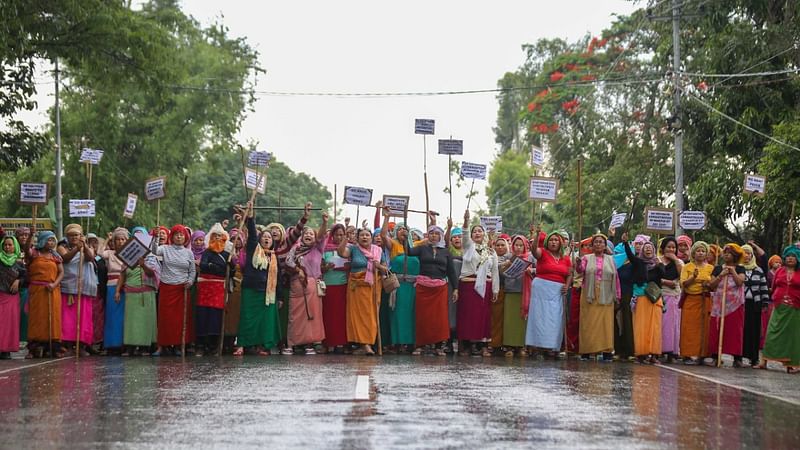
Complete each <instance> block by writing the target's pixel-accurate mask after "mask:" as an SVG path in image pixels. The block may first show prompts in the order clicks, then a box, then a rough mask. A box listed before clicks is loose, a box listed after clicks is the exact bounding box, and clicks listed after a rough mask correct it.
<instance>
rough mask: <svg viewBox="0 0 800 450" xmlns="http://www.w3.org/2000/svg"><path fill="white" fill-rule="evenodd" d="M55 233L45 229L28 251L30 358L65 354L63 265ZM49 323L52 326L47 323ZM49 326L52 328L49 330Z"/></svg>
mask: <svg viewBox="0 0 800 450" xmlns="http://www.w3.org/2000/svg"><path fill="white" fill-rule="evenodd" d="M55 248H56V235H55V234H53V232H52V231H42V232H40V233H39V236H38V238H37V241H36V248H34V249H30V250H27V251H26V252H25V253H26V255H25V257H26V268H27V270H28V280H30V286H29V287H28V296H29V297H28V308H29V311H28V351H29V353H28V356H27V357H28V358H32V357H34V356H36V357H42V356H43V355H44V354H45V352H48V354H49V352H50V345H49V344H50V342H51V341H52V343H53V349H52V354H50V356H51V357H52V356H63V350H62V348H61V287H60V284H61V278H63V276H64V266H63V265H62V260H61V257H60V256H59V255H58V253H56V251H55ZM48 324H49V326H48ZM48 328H49V330H48Z"/></svg>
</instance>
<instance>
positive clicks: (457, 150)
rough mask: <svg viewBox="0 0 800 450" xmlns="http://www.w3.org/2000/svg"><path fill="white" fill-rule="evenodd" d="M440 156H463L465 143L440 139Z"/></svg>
mask: <svg viewBox="0 0 800 450" xmlns="http://www.w3.org/2000/svg"><path fill="white" fill-rule="evenodd" d="M439 154H440V155H463V154H464V141H461V140H457V139H439Z"/></svg>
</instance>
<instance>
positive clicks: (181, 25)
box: [0, 0, 329, 231]
mask: <svg viewBox="0 0 800 450" xmlns="http://www.w3.org/2000/svg"><path fill="white" fill-rule="evenodd" d="M12 3H20V5H17V6H18V7H19V11H21V12H20V13H19V16H20V17H19V18H18V19H19V20H20V22H21V25H19V26H20V30H21V31H20V30H17V31H18V33H23V32H28V33H32V36H34V38H31V40H30V42H28V41H26V40H25V39H22V38H20V37H19V36H17V38H18V39H22V40H21V41H19V42H21V43H22V44H23V45H22V46H23V47H24V46H27V45H30V46H32V47H30V51H29V52H28V53H25V54H24V55H22V56H21V57H24V58H33V57H49V58H55V57H58V58H60V59H61V60H62V61H63V63H64V64H63V66H64V68H63V70H64V74H65V84H66V86H65V87H64V89H63V91H62V92H63V95H62V111H61V117H62V130H61V134H62V143H63V144H62V148H63V156H64V157H63V162H64V174H65V176H64V178H63V193H64V205H65V213H64V216H65V217H64V220H65V221H70V219H69V218H68V217H67V216H68V214H67V210H66V203H67V200H68V199H71V198H72V199H75V198H86V197H87V195H89V193H88V192H87V190H88V186H87V184H88V172H87V169H88V167H87V166H85V165H84V164H81V163H79V162H78V159H79V155H80V152H81V149H82V148H83V147H91V148H99V149H103V150H105V155H104V157H103V159H102V162H101V163H100V165H99V166H95V167H93V168H92V171H93V173H92V192H91V197H92V198H94V199H95V200H96V203H97V217H96V219H92V222H91V230H93V231H94V230H101V231H107V230H110V229H112V228H113V227H115V226H117V225H118V224H120V223H121V222H122V221H123V219H122V209H123V207H124V202H125V198H126V197H127V194H128V193H129V192H130V193H137V194H139V205H138V206H137V211H136V213H135V216H134V217H135V218H134V220H133V222H134V223H141V224H145V225H147V226H153V225H155V224H156V218H157V217H159V216H160V223H161V224H168V225H169V224H173V223H178V222H180V221H181V220H183V221H184V222H186V223H187V224H189V225H191V226H193V227H196V228H199V227H207V226H210V225H211V223H213V222H215V221H218V220H222V219H224V218H226V217H230V208H231V206H232V205H233V204H234V203H243V202H245V201H246V200H247V197H245V195H244V192H243V188H242V178H243V175H242V167H241V157H240V154H241V153H240V152H241V147H240V144H239V143H238V142H237V140H236V134H237V133H238V132H239V129H240V127H241V123H242V120H243V119H244V116H245V113H246V112H247V111H249V110H251V109H252V105H253V103H254V100H255V99H254V97H253V96H252V95H251V94H239V92H246V91H248V88H251V81H250V80H251V79H252V78H253V75H254V73H255V72H258V71H261V69H259V68H258V66H257V64H258V53H257V52H256V51H255V50H253V49H252V48H251V47H250V46H249V44H248V43H247V42H246V41H245V40H243V39H235V38H231V37H229V36H228V30H227V29H226V28H225V27H223V26H220V25H211V26H209V27H208V28H203V27H201V26H200V24H199V23H198V22H197V21H196V20H194V19H192V18H191V17H187V16H186V15H185V14H183V12H181V10H180V8H179V6H178V4H177V2H176V1H172V0H154V1H151V2H148V3H145V4H144V5H142V7H141V9H140V10H138V11H134V10H130V9H128V8H126V7H124V6H122V5H121V3H119V2H102V1H88V2H12ZM23 3H24V5H23ZM56 3H58V5H56ZM62 3H63V6H64V7H63V8H62V9H58V11H57V13H53V15H52V17H51V18H50V19H48V20H47V21H45V22H44V23H40V22H38V21H36V20H27V21H26V20H23V18H25V17H27V14H34V15H36V14H40V15H41V14H44V15H45V16H47V17H50V16H48V14H50V12H51V11H53V10H54V9H57V8H56V7H57V6H59V5H61V4H62ZM3 7H5V3H4V6H3ZM22 12H25V14H22ZM23 16H24V17H23ZM51 28H53V29H52V30H51ZM12 31H14V30H12ZM51 31H52V33H53V35H52V36H51V35H50V33H51ZM7 33H9V34H6V35H3V37H4V38H5V39H11V38H10V37H9V36H10V35H11V31H8V32H7ZM2 34H3V33H2V32H0V35H2ZM8 42H13V40H12V41H7V42H6V43H8ZM64 46H66V47H67V48H66V49H62V47H64ZM4 61H5V60H4ZM4 64H5V62H4ZM17 64H18V65H19V64H21V63H19V61H17ZM0 100H2V98H0ZM49 132H50V133H52V132H53V130H52V129H51V130H49ZM250 147H252V146H251V145H248V148H250ZM31 159H32V158H31ZM28 163H29V161H23V160H21V159H19V158H18V159H17V164H18V165H19V166H22V168H21V169H20V170H19V171H17V172H16V173H15V174H13V175H8V176H4V177H2V179H3V182H0V192H2V195H0V198H2V203H0V209H2V210H5V211H8V213H9V214H11V215H19V216H24V215H27V214H29V208H27V207H26V208H21V207H19V206H18V205H16V196H15V195H13V194H12V192H14V190H15V189H16V182H17V181H20V180H27V181H39V180H42V181H47V182H50V183H52V182H53V180H54V174H53V169H52V168H53V167H54V161H53V158H52V157H47V158H42V159H39V160H38V161H36V162H35V163H33V164H28ZM0 170H2V168H0ZM159 175H164V176H167V184H166V191H167V198H165V199H163V200H162V201H161V202H160V207H159V205H158V204H157V203H156V202H152V203H148V202H146V201H145V199H144V195H142V191H143V188H144V183H145V180H147V179H149V178H152V177H155V176H159ZM269 179H270V181H269V182H268V185H269V186H270V189H269V190H270V192H269V194H268V195H267V199H266V200H267V202H268V203H269V204H270V205H277V193H278V190H283V191H285V192H284V193H285V195H284V199H285V200H284V204H285V203H288V202H291V203H292V205H293V206H302V205H303V204H304V203H305V201H306V200H311V201H314V202H315V203H317V204H320V205H322V204H324V203H325V201H326V200H327V198H328V197H329V194H327V191H326V190H325V189H324V187H322V186H321V185H320V184H319V183H318V182H317V181H316V180H314V179H313V178H310V177H308V176H306V175H304V174H294V173H293V172H291V170H289V168H287V167H286V166H285V165H283V164H282V163H279V162H276V163H275V164H273V167H272V168H271V169H270V172H269ZM184 180H186V181H187V183H186V201H184V194H183V191H184ZM262 202H263V200H262ZM264 217H265V219H266V218H270V217H269V216H267V215H264ZM285 217H288V218H291V220H294V219H296V217H292V216H291V215H287V216H285ZM276 218H277V217H276ZM85 223H86V222H85V221H84V224H85Z"/></svg>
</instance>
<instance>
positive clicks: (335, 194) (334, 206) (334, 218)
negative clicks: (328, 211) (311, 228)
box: [333, 184, 339, 223]
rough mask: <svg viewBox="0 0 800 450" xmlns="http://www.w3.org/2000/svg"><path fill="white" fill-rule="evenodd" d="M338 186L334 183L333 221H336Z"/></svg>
mask: <svg viewBox="0 0 800 450" xmlns="http://www.w3.org/2000/svg"><path fill="white" fill-rule="evenodd" d="M338 195H339V194H338V192H337V186H336V185H335V184H334V185H333V223H336V197H337V196H338Z"/></svg>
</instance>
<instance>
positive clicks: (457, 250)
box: [447, 227, 464, 258]
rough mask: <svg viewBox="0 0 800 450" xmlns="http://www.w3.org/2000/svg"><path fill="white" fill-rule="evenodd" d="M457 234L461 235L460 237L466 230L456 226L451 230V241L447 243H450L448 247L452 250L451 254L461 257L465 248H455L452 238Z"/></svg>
mask: <svg viewBox="0 0 800 450" xmlns="http://www.w3.org/2000/svg"><path fill="white" fill-rule="evenodd" d="M456 236H459V237H463V236H464V232H463V231H462V230H461V228H460V227H455V228H453V229H452V230H450V241H451V242H448V243H447V245H448V248H449V250H450V254H451V255H453V256H455V257H457V258H460V257H462V256H464V248H463V247H462V248H455V247H454V246H453V243H452V240H453V238H454V237H456Z"/></svg>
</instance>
